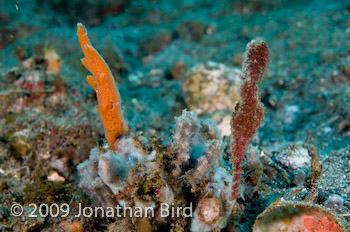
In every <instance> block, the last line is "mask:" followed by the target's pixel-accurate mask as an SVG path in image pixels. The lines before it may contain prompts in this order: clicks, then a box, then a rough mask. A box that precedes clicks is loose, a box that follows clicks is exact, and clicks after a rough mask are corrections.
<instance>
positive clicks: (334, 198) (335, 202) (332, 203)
mask: <svg viewBox="0 0 350 232" xmlns="http://www.w3.org/2000/svg"><path fill="white" fill-rule="evenodd" d="M343 205H344V199H343V197H342V196H340V195H338V194H332V195H330V196H329V197H328V198H327V200H326V201H325V202H324V206H325V207H327V208H330V209H333V210H335V211H339V210H340V209H341V208H342V207H343Z"/></svg>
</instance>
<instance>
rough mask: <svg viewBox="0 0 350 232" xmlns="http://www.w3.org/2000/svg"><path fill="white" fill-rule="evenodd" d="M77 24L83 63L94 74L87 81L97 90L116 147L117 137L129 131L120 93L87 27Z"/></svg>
mask: <svg viewBox="0 0 350 232" xmlns="http://www.w3.org/2000/svg"><path fill="white" fill-rule="evenodd" d="M77 26H78V30H77V35H78V38H79V43H80V46H81V49H82V50H83V53H84V56H85V58H83V59H82V60H81V63H82V64H83V65H84V66H85V68H86V69H87V70H89V71H90V73H91V74H92V76H90V75H89V76H87V77H86V81H87V82H88V83H89V84H90V85H91V86H92V88H94V90H95V91H96V95H97V100H98V107H97V109H98V112H99V113H100V117H101V119H102V123H103V127H104V130H105V136H106V140H107V142H108V144H109V145H110V146H111V147H114V146H113V144H114V142H115V141H116V139H117V138H118V137H119V136H121V135H123V134H127V133H128V132H129V127H128V125H127V124H126V122H125V121H124V118H123V113H122V110H121V100H120V94H119V91H118V89H117V88H116V85H115V81H114V78H113V75H112V73H111V70H110V69H109V67H108V65H107V63H106V62H105V60H104V59H103V58H102V56H101V55H100V54H99V53H98V51H97V50H96V49H95V48H94V47H93V46H92V45H91V42H90V41H89V38H88V37H87V31H86V29H85V27H84V26H83V24H81V23H78V24H77Z"/></svg>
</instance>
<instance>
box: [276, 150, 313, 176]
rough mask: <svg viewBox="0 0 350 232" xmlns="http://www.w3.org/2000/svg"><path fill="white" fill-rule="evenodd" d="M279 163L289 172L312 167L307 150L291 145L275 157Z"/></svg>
mask: <svg viewBox="0 0 350 232" xmlns="http://www.w3.org/2000/svg"><path fill="white" fill-rule="evenodd" d="M274 158H275V160H276V162H277V163H279V164H281V165H282V166H284V167H285V168H287V169H289V170H297V169H300V168H305V169H309V168H310V167H311V157H310V155H309V152H308V150H307V149H306V148H304V147H303V146H301V145H294V144H293V145H290V146H288V147H287V148H286V149H283V150H282V151H280V152H278V153H277V154H276V155H275V156H274Z"/></svg>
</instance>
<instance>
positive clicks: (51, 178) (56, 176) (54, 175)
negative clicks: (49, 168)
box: [47, 172, 66, 182]
mask: <svg viewBox="0 0 350 232" xmlns="http://www.w3.org/2000/svg"><path fill="white" fill-rule="evenodd" d="M47 179H48V180H49V181H53V182H65V181H66V179H64V177H62V176H60V175H59V174H58V173H57V172H52V173H51V174H50V175H49V176H48V177H47Z"/></svg>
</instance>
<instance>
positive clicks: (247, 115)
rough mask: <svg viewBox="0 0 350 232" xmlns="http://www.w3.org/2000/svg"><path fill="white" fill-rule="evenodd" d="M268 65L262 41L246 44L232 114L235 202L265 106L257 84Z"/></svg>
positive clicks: (264, 44)
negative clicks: (241, 83)
mask: <svg viewBox="0 0 350 232" xmlns="http://www.w3.org/2000/svg"><path fill="white" fill-rule="evenodd" d="M268 62H269V49H268V47H267V44H266V43H265V42H264V41H261V42H259V43H257V42H256V41H254V40H253V41H251V42H250V43H249V44H248V45H247V49H246V53H245V57H244V63H243V78H244V79H245V82H244V83H243V85H242V86H241V97H240V99H239V100H238V103H237V105H236V107H235V110H234V112H233V113H232V120H231V130H232V137H231V156H232V169H233V173H232V175H233V182H232V200H235V199H237V197H238V192H239V186H240V180H241V175H242V162H243V159H244V153H245V150H246V148H247V146H248V144H249V142H250V139H251V138H252V137H253V136H254V134H255V133H256V131H257V130H258V127H259V125H260V123H261V120H262V119H263V117H264V107H263V105H262V104H261V103H260V101H259V99H258V96H257V94H258V86H257V85H256V83H257V82H261V81H262V78H263V76H264V73H265V70H266V68H267V65H268Z"/></svg>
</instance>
